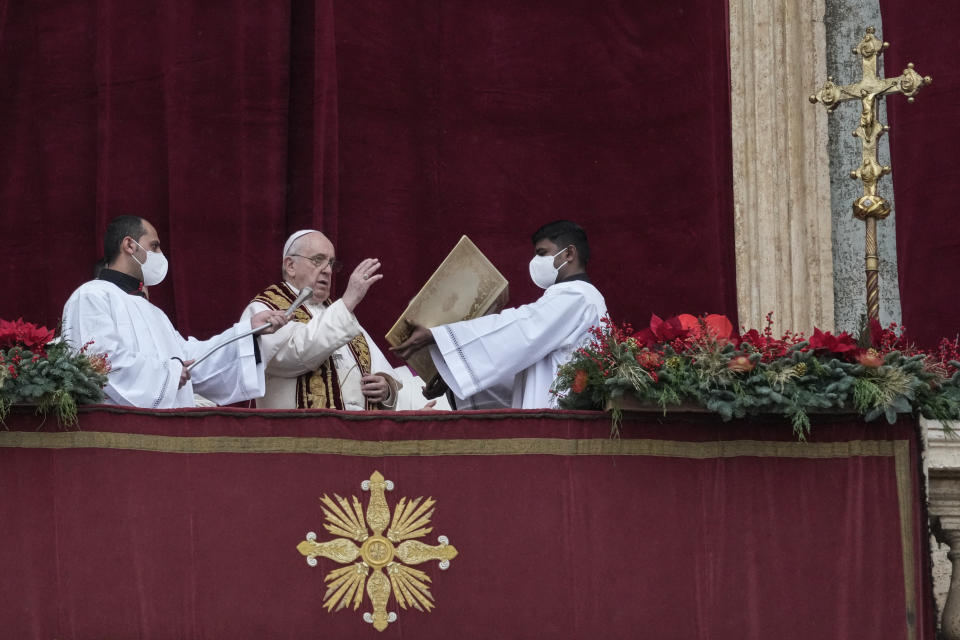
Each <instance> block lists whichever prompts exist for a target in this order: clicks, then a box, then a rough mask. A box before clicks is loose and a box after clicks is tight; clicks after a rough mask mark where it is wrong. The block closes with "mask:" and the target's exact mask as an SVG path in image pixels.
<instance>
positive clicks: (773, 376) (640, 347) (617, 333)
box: [551, 313, 960, 440]
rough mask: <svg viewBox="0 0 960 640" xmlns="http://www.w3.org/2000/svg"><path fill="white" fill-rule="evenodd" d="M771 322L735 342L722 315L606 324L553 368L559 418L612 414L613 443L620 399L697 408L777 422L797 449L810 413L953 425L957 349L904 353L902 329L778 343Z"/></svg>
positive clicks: (958, 409)
mask: <svg viewBox="0 0 960 640" xmlns="http://www.w3.org/2000/svg"><path fill="white" fill-rule="evenodd" d="M772 316H773V314H772V313H770V314H768V315H767V326H766V328H765V329H764V330H763V331H757V330H756V329H752V330H750V331H746V332H743V333H742V334H737V333H736V332H735V331H734V330H733V325H732V323H731V322H730V320H729V319H727V318H726V317H724V316H720V315H707V316H704V317H702V318H695V317H693V316H691V315H689V314H684V315H680V316H675V317H672V318H668V319H666V320H663V319H661V318H659V317H658V316H656V315H654V316H653V317H652V318H651V321H650V325H649V326H648V327H645V328H643V329H641V330H639V331H634V330H633V328H632V327H631V326H630V325H629V324H622V325H616V324H614V323H613V322H611V321H610V320H609V319H608V318H604V320H603V324H602V325H601V326H599V327H593V328H592V329H591V330H590V335H591V339H590V341H589V343H588V344H587V345H585V346H584V347H582V348H580V349H577V350H576V351H575V352H574V354H573V357H572V358H571V360H570V361H569V362H567V363H566V364H564V365H562V366H561V367H560V368H559V370H558V372H557V378H556V380H555V381H554V384H553V388H552V389H551V391H552V392H553V393H554V394H556V396H557V398H558V402H559V405H560V406H561V407H563V408H567V409H597V408H609V409H611V410H612V417H613V427H612V428H613V433H614V435H617V434H619V428H620V421H621V418H622V408H621V401H622V398H623V397H624V395H625V394H626V395H633V396H634V397H635V398H636V399H637V400H639V401H640V402H641V403H645V404H650V405H651V406H658V407H660V408H661V409H662V410H663V411H664V413H666V411H667V408H668V407H670V406H679V405H681V404H685V403H689V404H695V405H698V406H700V407H703V408H705V409H707V410H708V411H711V412H715V413H718V414H719V415H720V417H721V418H722V419H723V420H724V421H727V420H730V419H732V418H740V417H744V416H747V415H756V414H760V413H776V414H782V415H785V416H787V417H788V418H789V419H790V422H791V424H792V426H793V432H794V434H795V435H796V437H797V438H799V439H801V440H803V439H805V438H806V436H807V434H809V433H810V417H809V413H810V412H811V411H814V412H816V411H834V412H839V411H855V412H857V413H858V414H860V415H862V416H863V417H864V419H865V420H867V421H871V420H874V419H876V418H878V417H880V416H884V417H885V418H886V419H887V421H888V422H889V423H891V424H892V423H893V422H895V421H896V419H897V415H898V414H900V413H914V414H916V413H919V414H920V415H923V416H924V417H927V418H934V419H939V420H941V421H948V420H957V419H960V340H957V339H954V340H953V341H950V340H947V339H944V340H942V341H941V343H940V346H939V347H938V348H937V349H936V350H932V351H923V350H921V349H917V348H915V347H913V346H911V345H909V344H908V343H907V341H906V338H905V334H904V330H903V327H898V326H897V325H896V323H891V324H890V325H889V326H888V327H887V328H883V327H882V326H881V325H880V323H879V322H877V321H876V320H871V321H870V322H869V323H863V326H862V328H861V330H860V332H859V336H858V338H854V337H853V336H851V335H849V334H847V333H846V332H843V333H840V334H838V335H834V334H832V333H830V332H828V331H821V330H820V329H814V332H813V335H812V336H810V337H809V338H807V337H805V336H804V334H802V333H794V332H792V331H787V332H786V333H784V334H783V335H782V336H781V337H779V338H777V337H775V336H774V335H773V331H772V329H771V327H772V324H773V320H772Z"/></svg>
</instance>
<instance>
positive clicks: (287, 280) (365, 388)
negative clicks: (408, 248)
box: [243, 229, 423, 411]
mask: <svg viewBox="0 0 960 640" xmlns="http://www.w3.org/2000/svg"><path fill="white" fill-rule="evenodd" d="M341 268H342V263H341V262H339V261H338V260H337V259H336V252H335V250H334V247H333V243H331V242H330V240H329V239H328V238H327V237H326V236H325V235H323V234H322V233H321V232H319V231H316V230H313V229H304V230H302V231H298V232H296V233H294V234H292V235H291V236H290V237H289V238H288V239H287V242H286V243H285V244H284V247H283V264H282V268H281V270H282V278H283V281H282V282H280V283H279V284H276V285H272V286H270V287H268V288H267V289H265V290H264V291H263V292H261V293H260V294H259V295H258V296H256V297H255V298H254V299H253V301H252V302H251V303H250V304H249V305H248V306H247V309H246V311H245V312H244V316H243V317H246V316H248V315H252V314H255V313H257V312H262V311H263V310H266V309H277V310H284V309H286V308H288V307H289V306H290V303H291V301H292V300H294V299H295V298H296V297H297V295H298V294H299V293H300V290H301V289H303V288H304V287H307V286H309V287H311V288H312V289H313V293H312V295H311V296H310V297H309V298H307V300H306V302H305V303H304V305H303V306H302V307H301V308H300V309H299V310H298V311H297V312H296V313H295V314H294V316H293V318H292V319H291V322H290V323H289V324H288V325H287V326H286V327H284V328H283V329H281V330H279V331H277V332H276V333H275V334H274V335H272V336H268V337H266V338H264V339H263V340H262V341H261V346H262V348H263V360H264V362H265V363H266V365H267V380H266V386H267V389H266V394H265V395H264V396H263V397H262V398H260V399H258V400H257V407H258V408H271V409H295V408H314V409H316V408H324V409H346V410H353V411H359V410H369V409H398V408H400V409H407V408H415V407H412V406H408V404H409V403H405V402H404V401H405V399H406V394H403V393H402V392H401V389H402V387H403V385H402V384H401V383H399V382H398V381H397V379H396V378H397V377H399V376H395V375H394V373H393V372H394V370H393V367H392V366H391V365H390V363H389V361H388V360H387V359H386V357H385V356H384V355H383V352H382V351H380V349H378V348H377V345H376V343H374V341H373V339H372V338H371V337H370V335H369V334H368V333H367V332H366V331H364V329H363V327H361V326H360V323H359V321H358V320H357V317H356V316H355V315H354V310H355V309H356V307H357V305H358V304H360V302H361V301H362V300H363V298H364V296H365V295H366V293H367V291H368V290H369V289H370V287H371V286H372V285H373V284H374V283H376V282H377V281H378V280H380V279H381V278H382V277H383V274H381V273H378V271H379V269H380V261H379V260H377V259H375V258H367V259H366V260H363V261H361V262H360V264H359V265H357V267H356V269H354V271H353V273H352V274H351V276H350V279H349V282H348V283H347V288H346V291H345V292H344V294H343V296H342V297H341V298H340V299H338V300H336V301H335V302H334V301H331V300H330V287H331V285H332V283H333V275H334V273H336V272H338V271H340V269H341ZM419 404H420V406H422V405H423V401H422V398H421V399H420V402H419ZM398 405H399V406H398ZM416 408H420V407H416Z"/></svg>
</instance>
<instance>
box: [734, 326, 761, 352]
mask: <svg viewBox="0 0 960 640" xmlns="http://www.w3.org/2000/svg"><path fill="white" fill-rule="evenodd" d="M743 343H747V344H750V345H753V346H754V347H756V348H757V349H758V350H760V349H763V347H765V346H766V345H767V337H766V336H765V335H763V334H762V333H760V332H759V331H757V330H756V329H750V331H747V332H746V333H744V334H743V335H742V336H740V341H739V342H738V343H737V344H738V345H740V344H743Z"/></svg>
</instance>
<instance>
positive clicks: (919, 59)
mask: <svg viewBox="0 0 960 640" xmlns="http://www.w3.org/2000/svg"><path fill="white" fill-rule="evenodd" d="M880 8H881V11H882V15H883V29H882V32H881V33H880V34H878V35H879V36H880V37H882V38H883V39H884V40H886V41H888V42H890V48H889V49H888V50H887V52H886V53H884V55H883V58H881V60H884V69H885V72H886V76H887V77H893V76H897V75H899V74H900V73H901V72H902V71H903V70H904V69H906V68H907V63H910V62H913V63H915V64H916V70H917V72H918V73H920V75H924V76H927V75H928V76H932V77H933V82H934V83H933V84H932V85H930V86H929V87H927V88H925V89H923V90H922V91H921V92H920V94H919V96H917V100H916V103H915V104H907V101H906V100H905V99H904V98H903V97H902V96H896V95H894V96H892V97H890V98H888V99H887V109H888V113H889V124H890V125H891V131H890V134H889V135H890V154H891V156H892V158H891V160H892V163H891V164H892V166H893V173H892V174H891V176H892V177H893V184H894V196H895V198H896V201H895V203H894V204H895V206H896V212H897V267H898V271H899V277H900V302H901V305H902V307H903V324H904V325H905V326H906V327H907V333H908V335H909V336H910V337H911V339H913V340H916V341H917V342H918V343H919V344H922V345H926V346H936V344H937V342H938V341H939V339H940V338H942V337H948V338H954V337H956V335H957V333H958V332H960V295H958V292H960V289H958V287H957V276H956V273H955V272H956V268H957V259H958V257H960V227H958V225H957V202H958V200H960V166H958V165H957V162H956V158H955V154H954V151H955V148H956V142H957V140H960V100H958V97H960V95H958V94H960V89H958V87H960V69H958V68H957V65H956V62H955V61H954V58H955V57H956V43H957V38H956V35H955V34H956V32H957V29H960V14H958V13H957V10H956V3H955V2H950V1H949V0H931V1H930V2H925V3H924V4H923V10H922V11H917V8H916V6H915V5H913V6H912V5H911V3H908V2H907V3H905V2H896V1H895V0H880ZM884 164H887V163H884ZM888 184H889V183H888ZM888 188H889V186H888ZM880 229H881V231H880V232H881V233H883V232H884V231H883V226H882V225H881V227H880Z"/></svg>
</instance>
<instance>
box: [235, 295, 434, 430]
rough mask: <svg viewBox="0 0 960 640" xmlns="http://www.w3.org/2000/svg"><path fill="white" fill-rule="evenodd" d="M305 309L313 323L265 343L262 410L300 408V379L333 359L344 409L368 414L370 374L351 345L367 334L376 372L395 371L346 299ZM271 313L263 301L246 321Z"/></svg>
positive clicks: (309, 304)
mask: <svg viewBox="0 0 960 640" xmlns="http://www.w3.org/2000/svg"><path fill="white" fill-rule="evenodd" d="M287 286H288V287H290V289H291V290H293V291H294V294H297V293H299V291H297V290H296V289H294V287H292V286H291V285H289V284H288V285H287ZM304 306H305V307H306V308H307V310H308V311H309V312H310V315H311V316H312V317H311V319H310V322H295V321H292V320H291V321H290V322H288V323H287V324H286V326H284V327H282V328H281V329H280V330H279V331H277V332H276V333H274V334H272V335H267V336H261V338H260V349H261V356H262V358H263V361H264V363H265V364H266V365H267V372H266V374H267V377H266V393H265V394H264V396H263V397H262V398H259V399H258V400H257V407H258V408H261V409H264V408H266V409H296V408H297V378H298V377H299V376H301V375H303V374H305V373H309V372H311V371H316V370H317V369H319V368H320V365H322V364H323V363H324V362H325V361H326V360H327V359H328V358H330V356H333V361H334V366H335V368H336V370H337V376H338V378H339V382H340V393H341V397H342V398H343V407H344V409H347V410H350V411H363V410H364V409H366V398H365V397H364V395H363V392H362V391H361V385H360V378H361V377H363V375H364V374H363V372H362V371H360V368H359V367H358V366H357V362H356V360H355V359H354V357H353V354H352V353H351V352H350V347H349V346H347V343H348V342H350V341H351V340H352V339H353V338H354V337H356V336H357V335H360V334H363V337H364V338H365V339H366V341H367V346H368V347H369V348H370V371H371V372H372V373H380V374H387V375H390V374H391V372H393V366H392V365H391V364H390V362H389V361H388V360H387V358H386V356H384V355H383V352H382V351H380V349H379V348H377V345H376V343H375V342H374V341H373V338H371V337H370V334H368V333H367V332H366V331H364V329H363V327H361V326H360V322H359V321H358V320H357V317H356V316H355V315H354V314H353V312H351V311H350V310H349V309H347V307H346V305H345V304H343V301H342V300H337V301H336V302H334V303H332V304H331V305H330V306H328V307H325V306H324V305H322V304H317V303H315V302H313V301H312V300H308V301H307V302H305V303H304ZM268 308H269V307H267V305H265V304H263V303H262V302H257V301H254V302H251V303H250V304H249V305H247V308H246V309H245V310H244V312H243V315H242V316H241V318H247V317H249V316H251V315H253V314H255V313H257V312H259V311H263V310H265V309H268ZM391 377H392V376H391ZM424 402H426V401H424ZM421 406H422V404H421Z"/></svg>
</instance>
